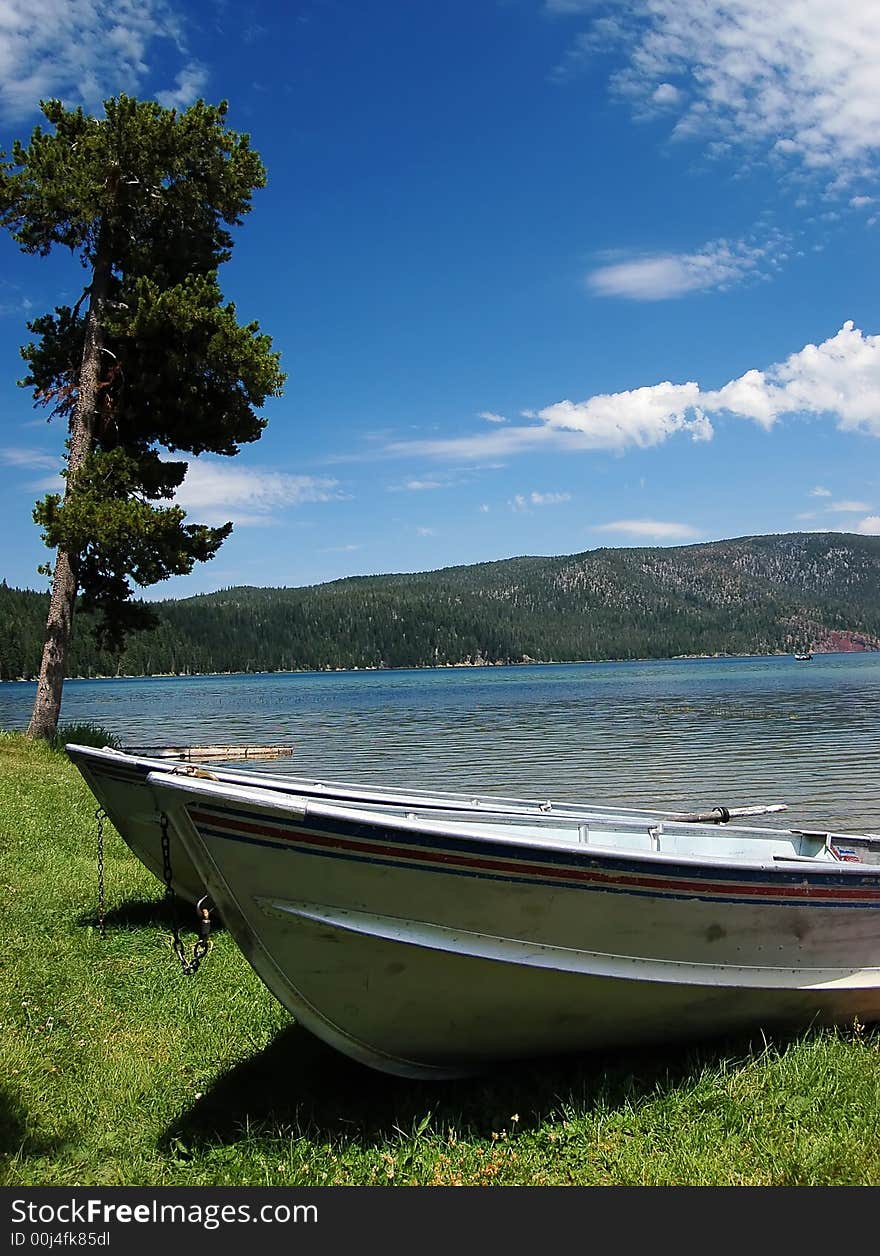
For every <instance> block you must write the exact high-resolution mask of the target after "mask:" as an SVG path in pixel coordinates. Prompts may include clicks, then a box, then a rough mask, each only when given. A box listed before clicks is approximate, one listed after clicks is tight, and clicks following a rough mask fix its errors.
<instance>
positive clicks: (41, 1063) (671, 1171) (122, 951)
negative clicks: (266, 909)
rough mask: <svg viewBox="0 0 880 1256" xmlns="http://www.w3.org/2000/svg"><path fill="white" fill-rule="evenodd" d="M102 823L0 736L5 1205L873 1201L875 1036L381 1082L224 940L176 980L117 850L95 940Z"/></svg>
mask: <svg viewBox="0 0 880 1256" xmlns="http://www.w3.org/2000/svg"><path fill="white" fill-rule="evenodd" d="M95 807H96V803H95V802H94V800H93V799H92V796H91V794H90V793H89V792H88V790H87V789H86V787H85V786H84V785H83V783H82V782H81V780H80V777H79V775H78V773H77V772H76V770H75V769H74V768H73V766H72V765H71V764H70V763H69V762H68V761H67V759H66V757H65V756H64V754H63V753H62V752H59V751H54V750H51V749H49V748H48V747H47V746H44V745H32V744H30V743H29V742H27V741H26V740H25V739H24V738H23V737H21V736H18V735H14V734H0V955H2V968H0V1166H2V1167H0V1182H2V1183H4V1184H6V1185H12V1184H32V1185H34V1184H39V1185H74V1184H76V1185H92V1184H113V1185H165V1184H181V1185H183V1184H186V1185H204V1184H213V1185H288V1184H296V1185H309V1186H314V1185H322V1184H337V1185H338V1184H360V1183H363V1184H376V1183H382V1184H401V1185H402V1184H409V1183H419V1184H432V1183H433V1184H444V1185H450V1184H459V1183H460V1184H463V1185H478V1184H479V1185H482V1184H486V1185H490V1184H491V1185H501V1184H504V1185H512V1184H520V1185H525V1184H566V1183H572V1184H579V1185H593V1184H602V1183H608V1184H611V1183H617V1184H653V1185H656V1184H670V1183H676V1184H737V1183H754V1184H787V1185H794V1184H801V1183H802V1184H831V1183H848V1184H859V1183H861V1184H872V1185H878V1184H880V1139H878V1135H877V1131H878V1129H880V1033H878V1032H877V1031H876V1030H871V1031H869V1030H863V1029H860V1028H859V1027H855V1029H854V1030H853V1032H850V1033H817V1034H811V1035H807V1036H805V1037H803V1038H801V1039H799V1040H797V1041H794V1042H788V1043H786V1042H782V1041H779V1042H774V1043H769V1044H767V1043H764V1042H760V1043H758V1044H757V1045H756V1044H754V1043H752V1044H748V1043H745V1042H737V1043H732V1044H731V1043H728V1044H725V1045H722V1046H719V1045H717V1044H714V1045H711V1046H704V1047H701V1048H694V1049H691V1050H685V1049H682V1048H676V1049H674V1050H673V1049H666V1050H655V1051H650V1052H647V1051H643V1052H632V1051H629V1052H615V1053H610V1054H607V1055H604V1056H601V1057H597V1056H589V1057H582V1058H579V1059H569V1060H553V1061H540V1062H529V1063H525V1064H520V1065H516V1066H505V1067H503V1068H497V1069H495V1070H494V1071H493V1072H492V1074H491V1075H490V1076H487V1077H483V1078H479V1079H475V1080H471V1081H466V1082H445V1083H427V1082H410V1081H403V1080H398V1079H395V1078H392V1077H385V1076H383V1075H381V1074H379V1073H374V1072H371V1071H370V1070H367V1069H364V1068H361V1067H360V1066H358V1065H356V1064H354V1063H352V1062H350V1061H348V1060H346V1059H344V1058H343V1057H342V1056H340V1055H337V1054H336V1053H335V1052H333V1051H331V1050H330V1049H329V1048H327V1047H324V1046H323V1045H322V1044H321V1043H319V1042H318V1041H317V1040H315V1039H314V1038H312V1037H311V1036H310V1035H309V1034H308V1033H306V1032H305V1031H304V1030H301V1029H299V1028H298V1027H296V1026H295V1025H294V1024H293V1023H292V1022H291V1020H290V1018H289V1017H288V1015H287V1013H286V1012H285V1011H284V1010H283V1009H282V1008H281V1007H280V1006H279V1004H278V1003H276V1001H275V999H274V998H273V997H272V996H271V995H270V994H269V993H268V991H266V990H265V989H264V988H263V986H262V985H261V983H260V982H259V980H258V979H257V977H256V976H255V975H254V973H253V972H252V971H251V969H250V968H249V966H248V965H247V963H246V962H245V960H244V959H243V958H242V956H241V955H240V954H239V953H238V951H237V950H236V948H235V946H234V945H233V943H232V941H231V939H230V938H229V937H228V936H227V935H226V934H224V933H222V932H218V933H217V934H216V936H215V939H214V945H213V949H212V951H211V953H210V954H209V956H208V957H207V959H206V961H205V963H204V964H203V966H202V968H201V970H200V971H199V973H198V974H197V975H196V976H195V977H185V976H183V974H182V973H181V972H180V969H179V967H178V965H177V961H176V960H175V959H174V956H173V954H172V952H171V947H170V918H169V916H168V913H167V911H166V908H165V906H164V904H163V901H162V887H161V886H160V885H159V884H158V882H156V881H155V880H154V879H153V878H152V877H151V876H150V875H149V873H147V872H146V871H145V870H144V869H143V868H142V867H141V865H140V864H139V863H138V862H137V860H136V859H135V858H134V857H133V856H132V855H131V854H130V853H129V852H128V850H127V848H126V847H125V846H124V845H123V843H122V842H121V841H120V839H119V838H118V836H117V835H116V833H115V832H113V831H112V830H110V831H109V833H108V837H107V858H106V865H107V867H106V879H107V898H108V920H107V936H106V938H102V937H101V935H100V933H99V931H98V929H97V928H96V927H95V918H96V902H97V891H96V869H95V838H96V826H95V820H94V811H95ZM189 940H190V942H191V941H192V935H190V938H189ZM878 964H880V956H878Z"/></svg>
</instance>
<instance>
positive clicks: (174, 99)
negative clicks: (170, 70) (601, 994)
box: [156, 61, 208, 109]
mask: <svg viewBox="0 0 880 1256" xmlns="http://www.w3.org/2000/svg"><path fill="white" fill-rule="evenodd" d="M207 82H208V71H207V70H206V69H205V67H204V66H203V65H199V64H198V62H196V61H191V62H190V63H189V65H186V66H184V67H183V69H182V70H180V71H179V72H178V74H177V76H176V77H175V80H174V83H175V85H174V87H173V88H172V89H170V90H169V91H166V92H157V93H156V99H157V100H158V102H159V104H160V105H163V106H164V107H165V108H166V109H186V107H187V106H188V105H191V104H192V102H193V101H194V100H198V99H199V97H200V96H204V92H205V86H206V85H207Z"/></svg>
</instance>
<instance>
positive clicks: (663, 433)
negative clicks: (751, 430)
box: [538, 381, 712, 449]
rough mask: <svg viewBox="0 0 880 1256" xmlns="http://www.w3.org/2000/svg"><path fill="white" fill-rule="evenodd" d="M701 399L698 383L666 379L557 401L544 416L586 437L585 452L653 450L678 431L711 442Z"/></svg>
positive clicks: (551, 423) (549, 422)
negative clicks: (630, 448) (578, 399)
mask: <svg viewBox="0 0 880 1256" xmlns="http://www.w3.org/2000/svg"><path fill="white" fill-rule="evenodd" d="M699 400H700V389H699V385H698V384H694V383H687V384H671V383H669V382H668V381H666V382H665V383H662V384H654V385H652V386H651V387H648V388H635V389H633V390H632V391H630V392H619V393H599V394H597V395H596V396H593V397H590V398H589V400H588V401H581V402H577V403H575V402H572V401H557V402H556V403H555V404H554V405H551V406H545V407H544V409H543V410H540V411H539V412H538V414H539V417H540V418H541V419H543V420H544V422H545V423H546V424H547V425H548V426H549V427H550V428H551V430H553V429H559V430H563V431H568V432H578V433H580V435H581V437H582V440H583V448H588V449H624V448H626V447H627V446H628V445H636V446H638V447H639V448H641V449H647V448H649V447H650V446H652V445H659V444H661V443H662V442H663V441H665V440H667V439H668V438H669V437H670V436H671V435H673V433H675V432H687V433H689V434H690V436H691V438H692V439H693V440H711V438H712V426H711V424H710V423H709V420H708V419H707V418H706V416H705V414H704V413H703V412H702V410H701V409H700V407H699V404H698V403H699ZM689 414H693V416H694V417H693V418H689V417H688V415H689Z"/></svg>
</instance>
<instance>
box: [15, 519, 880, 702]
mask: <svg viewBox="0 0 880 1256" xmlns="http://www.w3.org/2000/svg"><path fill="white" fill-rule="evenodd" d="M47 596H48V595H46V594H39V593H34V592H29V591H23V590H18V589H11V588H8V587H7V586H6V584H5V583H3V584H0V679H5V680H9V679H15V678H18V677H32V676H33V675H34V674H35V672H36V670H37V668H38V666H39V658H40V651H41V647H42V634H43V626H44V622H45V617H46V608H47ZM154 607H155V609H156V610H157V612H158V614H159V616H160V619H161V623H160V626H159V627H158V628H157V629H155V630H154V631H150V632H147V633H141V634H138V635H135V636H133V637H132V638H131V640H130V642H129V644H128V646H127V648H126V649H125V651H124V652H123V653H122V654H121V656H119V657H115V656H112V655H110V654H109V653H107V652H106V651H100V650H98V649H97V648H96V646H95V643H94V639H93V637H92V633H91V628H90V625H89V622H88V619H87V617H86V616H84V615H83V616H79V617H78V620H77V629H76V638H75V641H74V644H73V649H72V655H71V659H70V666H69V668H68V674H69V675H72V676H76V675H78V676H89V675H113V674H117V673H121V674H124V675H150V674H156V673H191V672H226V671H277V670H290V671H293V670H298V669H308V670H320V669H327V668H353V667H360V668H364V667H424V666H437V665H449V664H456V663H458V664H462V663H471V664H473V663H476V664H480V663H507V662H523V661H529V660H535V661H550V660H555V661H568V660H577V659H628V658H668V657H672V656H675V655H687V654H772V653H792V652H801V651H806V650H812V651H814V652H816V651H823V650H841V649H880V537H868V536H856V535H849V534H843V533H791V534H788V535H780V536H756V537H743V538H740V539H738V540H730V541H716V542H713V543H711V544H706V545H687V546H681V547H677V548H672V549H669V548H662V549H661V548H657V549H598V550H590V551H588V552H587V553H583V554H573V555H569V556H566V557H559V558H510V559H505V560H502V561H500V562H494V563H478V564H476V565H473V566H467V567H448V568H445V569H444V570H442V571H431V572H420V573H416V574H409V575H386V576H358V577H351V578H349V579H345V580H336V581H333V582H332V583H330V584H322V585H313V586H310V587H307V588H293V589H259V588H247V587H242V588H233V589H224V590H222V591H221V592H218V593H212V594H207V595H203V596H200V597H193V598H187V599H184V600H182V601H166V602H159V603H154Z"/></svg>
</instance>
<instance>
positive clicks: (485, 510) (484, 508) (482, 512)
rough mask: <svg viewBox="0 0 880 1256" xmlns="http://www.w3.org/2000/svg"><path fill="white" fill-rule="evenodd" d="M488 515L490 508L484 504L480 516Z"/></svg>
mask: <svg viewBox="0 0 880 1256" xmlns="http://www.w3.org/2000/svg"><path fill="white" fill-rule="evenodd" d="M488 513H489V507H488V506H487V505H486V503H485V502H483V504H482V506H481V507H480V514H481V515H488Z"/></svg>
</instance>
